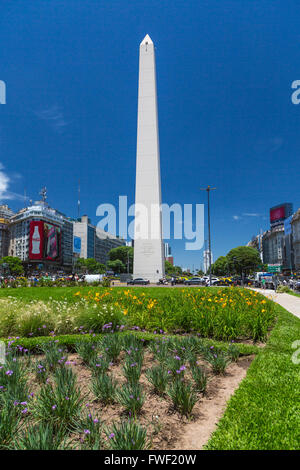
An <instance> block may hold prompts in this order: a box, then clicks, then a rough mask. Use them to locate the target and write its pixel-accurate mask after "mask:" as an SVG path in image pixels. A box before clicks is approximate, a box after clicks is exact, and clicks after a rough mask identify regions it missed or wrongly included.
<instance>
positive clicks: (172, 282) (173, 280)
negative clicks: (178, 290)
mask: <svg viewBox="0 0 300 470" xmlns="http://www.w3.org/2000/svg"><path fill="white" fill-rule="evenodd" d="M174 284H175V278H174V276H172V277H171V286H174Z"/></svg>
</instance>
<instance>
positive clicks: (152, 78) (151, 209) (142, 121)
mask: <svg viewBox="0 0 300 470" xmlns="http://www.w3.org/2000/svg"><path fill="white" fill-rule="evenodd" d="M164 275H165V265H164V253H163V240H162V216H161V182H160V158H159V137H158V117H157V98H156V70H155V50H154V44H153V42H152V41H151V39H150V37H149V36H148V34H147V36H146V37H145V38H144V40H143V41H142V42H141V44H140V62H139V95H138V125H137V151H136V187H135V236H134V263H133V276H134V278H136V277H143V278H145V279H148V280H149V281H150V282H156V281H158V279H160V278H162V277H163V276H164Z"/></svg>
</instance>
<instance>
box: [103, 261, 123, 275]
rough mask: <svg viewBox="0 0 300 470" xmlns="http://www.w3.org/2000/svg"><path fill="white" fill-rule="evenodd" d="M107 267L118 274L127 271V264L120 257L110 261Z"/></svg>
mask: <svg viewBox="0 0 300 470" xmlns="http://www.w3.org/2000/svg"><path fill="white" fill-rule="evenodd" d="M107 267H108V268H109V269H111V270H112V271H113V272H114V273H117V274H120V273H125V272H126V266H125V264H124V263H122V261H121V260H120V259H115V260H114V261H108V263H107Z"/></svg>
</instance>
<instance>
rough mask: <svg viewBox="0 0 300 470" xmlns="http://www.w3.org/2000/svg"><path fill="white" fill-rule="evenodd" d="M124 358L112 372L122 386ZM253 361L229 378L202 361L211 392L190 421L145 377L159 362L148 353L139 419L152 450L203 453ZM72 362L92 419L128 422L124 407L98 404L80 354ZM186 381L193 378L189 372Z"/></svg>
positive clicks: (233, 368) (244, 361)
mask: <svg viewBox="0 0 300 470" xmlns="http://www.w3.org/2000/svg"><path fill="white" fill-rule="evenodd" d="M123 355H124V352H122V353H121V355H120V358H119V360H118V361H117V363H116V364H114V365H113V366H112V367H110V371H109V373H110V374H112V375H113V377H114V378H115V379H116V380H117V382H118V384H120V385H121V384H123V383H125V382H126V379H125V377H124V376H123V372H122V365H123V362H124V361H123V360H122V359H123ZM253 359H254V356H246V357H241V358H239V359H238V361H237V362H233V363H231V364H230V365H229V366H228V367H227V369H226V374H225V375H215V374H213V373H212V371H211V368H210V365H209V364H208V363H206V362H202V361H201V359H200V358H199V360H200V361H199V362H201V363H202V364H201V365H202V367H203V368H204V369H205V371H206V373H207V375H208V385H207V391H206V393H205V394H204V395H203V394H198V401H197V403H196V405H195V406H194V409H193V412H192V416H191V417H190V418H189V419H188V418H186V417H185V416H181V415H180V414H179V413H178V412H177V411H175V410H174V409H173V407H172V402H171V399H170V398H169V397H168V396H167V395H164V396H163V397H160V396H158V395H156V394H155V393H154V392H153V387H152V385H151V384H150V383H149V382H148V380H147V379H146V377H145V375H144V374H145V371H146V370H147V369H149V368H150V367H152V366H153V365H154V364H155V363H156V361H155V360H154V358H153V355H152V354H151V353H150V352H149V351H147V352H146V353H145V359H144V363H143V368H142V375H141V378H140V383H141V384H142V385H143V388H144V392H145V394H146V399H145V403H144V405H143V408H142V411H141V414H140V416H139V422H140V424H142V425H143V426H145V427H146V428H147V433H148V436H149V437H150V436H152V447H151V448H152V449H153V450H196V449H201V448H202V447H203V445H204V444H206V442H207V441H208V439H209V437H210V435H211V433H212V432H213V431H214V430H215V429H216V425H217V423H218V421H219V419H220V418H221V417H222V415H223V413H224V411H225V408H226V403H227V401H228V399H229V398H230V396H231V395H232V394H233V393H234V391H235V390H236V388H237V387H238V386H239V384H240V382H241V380H242V379H243V378H244V377H245V376H246V373H247V369H248V367H249V366H250V364H251V362H252V360H253ZM68 361H71V362H72V363H73V364H72V365H71V367H72V368H73V370H74V372H76V374H77V381H78V385H79V386H80V389H81V391H82V394H83V395H84V397H85V404H86V405H87V409H88V410H89V411H90V412H91V413H92V415H97V417H99V418H100V419H101V421H103V422H104V423H105V424H106V425H107V426H110V425H111V423H112V422H113V421H120V418H126V416H127V415H126V413H124V411H123V409H122V407H121V405H119V404H117V403H116V404H115V403H114V404H111V405H103V404H102V403H101V402H99V401H97V400H95V397H94V395H93V394H92V392H91V390H90V384H91V377H92V374H91V372H90V370H89V369H88V368H87V367H86V366H85V365H84V364H83V362H82V360H81V359H80V357H79V356H78V355H77V354H70V355H69V356H68ZM185 377H186V378H187V379H189V378H191V377H190V376H189V372H188V373H186V375H185ZM30 382H31V388H32V389H33V391H36V392H37V389H38V388H39V386H38V385H37V383H36V382H35V380H33V376H31V380H30ZM73 437H75V436H73ZM79 438H80V436H78V440H79Z"/></svg>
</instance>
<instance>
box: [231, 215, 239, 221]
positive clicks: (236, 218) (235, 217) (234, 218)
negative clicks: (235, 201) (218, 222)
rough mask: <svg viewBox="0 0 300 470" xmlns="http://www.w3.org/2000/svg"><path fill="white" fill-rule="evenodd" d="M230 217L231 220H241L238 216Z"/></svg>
mask: <svg viewBox="0 0 300 470" xmlns="http://www.w3.org/2000/svg"><path fill="white" fill-rule="evenodd" d="M232 217H233V220H240V218H241V217H240V216H239V215H233V216H232Z"/></svg>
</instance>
